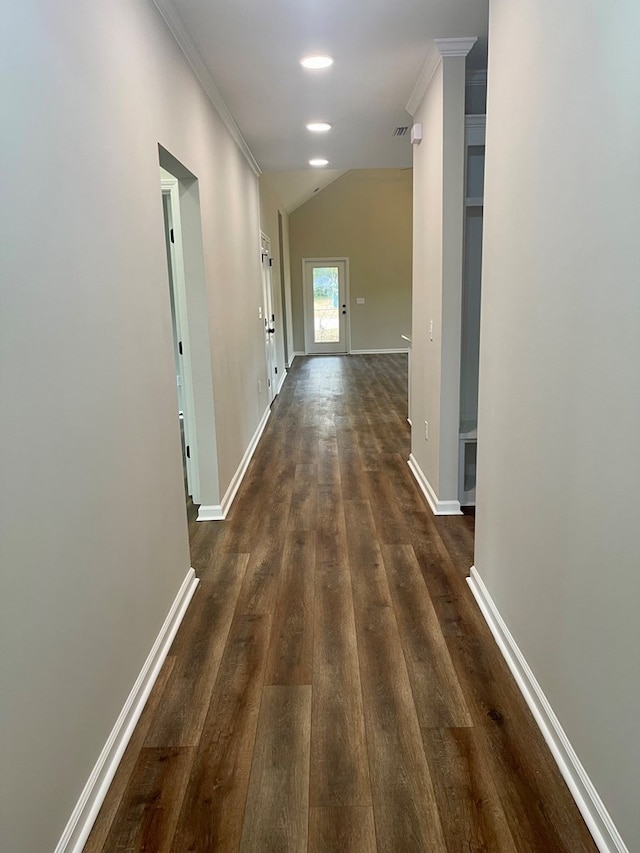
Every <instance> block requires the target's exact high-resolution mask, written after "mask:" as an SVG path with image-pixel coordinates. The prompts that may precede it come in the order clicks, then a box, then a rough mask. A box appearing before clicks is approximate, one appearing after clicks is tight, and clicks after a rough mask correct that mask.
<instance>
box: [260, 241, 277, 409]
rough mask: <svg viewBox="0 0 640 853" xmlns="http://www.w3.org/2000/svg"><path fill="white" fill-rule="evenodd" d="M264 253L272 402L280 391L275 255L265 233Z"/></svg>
mask: <svg viewBox="0 0 640 853" xmlns="http://www.w3.org/2000/svg"><path fill="white" fill-rule="evenodd" d="M260 251H261V255H262V295H263V300H262V301H263V311H264V316H263V318H262V319H263V323H264V335H265V339H264V347H265V356H266V361H267V397H268V400H269V403H272V402H273V400H274V398H275V396H276V393H277V391H278V387H277V386H278V381H277V380H278V358H277V354H276V315H275V310H274V302H273V279H272V275H271V272H272V268H273V257H272V255H271V241H270V240H269V238H268V237H267V236H265V235H264V234H263V235H262V237H261V250H260Z"/></svg>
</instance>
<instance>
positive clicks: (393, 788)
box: [85, 355, 596, 853]
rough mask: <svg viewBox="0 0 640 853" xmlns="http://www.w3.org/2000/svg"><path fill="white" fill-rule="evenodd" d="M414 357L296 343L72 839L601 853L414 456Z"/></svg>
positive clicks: (275, 848) (325, 852)
mask: <svg viewBox="0 0 640 853" xmlns="http://www.w3.org/2000/svg"><path fill="white" fill-rule="evenodd" d="M406 369H407V363H406V357H405V356H402V355H377V356H351V357H338V356H336V357H329V356H327V357H316V358H304V359H296V361H295V362H294V365H293V367H292V369H291V371H290V374H289V376H288V378H287V380H286V382H285V384H284V387H283V390H282V392H281V394H280V395H279V397H278V398H277V400H276V401H275V403H274V405H273V411H272V415H271V418H270V420H269V423H268V425H267V428H266V430H265V433H264V436H263V438H262V440H261V442H260V445H259V447H258V449H257V451H256V454H255V456H254V458H253V461H252V462H251V465H250V467H249V470H248V472H247V475H246V477H245V480H244V483H243V485H242V487H241V489H240V491H239V493H238V495H237V497H236V500H235V502H234V505H233V507H232V509H231V512H230V513H229V517H228V519H227V520H226V521H224V522H207V523H201V524H198V523H196V522H195V520H194V511H193V509H191V510H190V536H191V548H192V565H193V566H194V568H195V569H196V572H197V574H198V576H199V577H200V578H201V584H200V586H199V588H198V590H197V592H196V594H195V596H194V599H193V601H192V603H191V605H190V608H189V610H188V612H187V614H186V617H185V619H184V622H183V624H182V626H181V628H180V631H179V633H178V635H177V637H176V640H175V642H174V644H173V647H172V650H171V652H170V654H169V657H168V658H167V660H166V663H165V665H164V667H163V669H162V672H161V674H160V678H159V679H158V682H157V683H156V685H155V687H154V690H153V692H152V695H151V698H150V700H149V703H148V705H147V707H146V708H145V710H144V713H143V715H142V717H141V719H140V722H139V724H138V726H137V728H136V730H135V733H134V735H133V738H132V740H131V742H130V744H129V746H128V748H127V751H126V753H125V755H124V758H123V761H122V763H121V765H120V768H119V770H118V773H117V775H116V777H115V779H114V782H113V784H112V786H111V789H110V791H109V794H108V796H107V798H106V800H105V803H104V805H103V807H102V810H101V811H100V814H99V816H98V819H97V821H96V824H95V826H94V829H93V832H92V834H91V836H90V838H89V841H88V842H87V845H86V847H85V853H98V851H106V852H107V853H116V851H118V853H120V851H143V850H144V851H151V852H152V853H163V851H167V853H169V851H173V853H190V851H197V853H205V851H213V850H216V851H229V853H231V851H242V853H249V851H260V853H280V851H283V853H284V851H291V853H293V851H301V853H302V851H307V850H309V851H314V853H334V851H335V853H338V851H341V853H342V851H344V853H351V851H353V853H356V851H357V853H369V851H380V853H413V851H415V853H426V851H432V853H440V851H447V853H479V852H480V851H486V853H526V851H535V853H555V851H565V852H566V853H582V851H595V850H596V848H595V845H594V843H593V841H592V840H591V837H590V835H589V833H588V831H587V829H586V827H585V824H584V822H583V821H582V818H581V816H580V814H579V812H578V810H577V808H576V806H575V804H574V802H573V800H572V799H571V796H570V794H569V792H568V790H567V788H566V786H565V784H564V782H563V780H562V778H561V777H560V774H559V772H558V770H557V768H556V765H555V763H554V761H553V759H552V758H551V755H550V753H549V751H548V749H547V747H546V745H545V744H544V741H543V740H542V737H541V735H540V733H539V731H538V729H537V727H536V725H535V723H534V721H533V719H532V717H531V715H530V713H529V711H528V709H527V707H526V705H525V704H524V701H523V699H522V697H521V695H520V693H519V691H518V689H517V688H516V686H515V683H514V681H513V679H512V678H511V675H510V674H509V671H508V669H507V667H506V665H505V663H504V661H503V659H502V657H501V655H500V653H499V651H498V648H497V646H496V645H495V643H494V641H493V638H492V637H491V635H490V633H489V631H488V628H487V627H486V625H485V623H484V621H483V619H482V617H481V615H480V612H479V610H478V608H477V606H476V604H475V602H474V600H473V598H472V596H471V593H470V591H469V589H468V587H467V585H466V583H465V577H466V575H467V573H468V570H469V567H470V566H471V565H472V562H473V523H474V520H473V517H472V516H470V515H465V516H462V517H460V516H458V517H439V518H434V516H433V515H432V514H431V512H430V510H429V509H428V507H427V505H426V503H425V501H424V499H423V497H422V495H421V494H420V492H419V491H418V489H417V487H416V485H415V483H414V481H413V479H412V477H411V473H410V471H409V468H408V466H407V458H408V454H409V428H408V425H407V422H406V419H405V418H406Z"/></svg>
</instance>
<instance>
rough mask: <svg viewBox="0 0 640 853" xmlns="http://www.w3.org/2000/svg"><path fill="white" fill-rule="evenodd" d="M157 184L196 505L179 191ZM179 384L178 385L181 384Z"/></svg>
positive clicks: (171, 182) (167, 179) (170, 183)
mask: <svg viewBox="0 0 640 853" xmlns="http://www.w3.org/2000/svg"><path fill="white" fill-rule="evenodd" d="M160 186H161V188H162V195H163V197H166V198H168V202H169V203H168V206H167V210H168V223H167V224H168V227H169V229H170V237H169V250H170V251H169V256H170V258H171V270H170V272H171V296H172V302H173V308H174V315H175V326H176V328H175V332H176V336H177V346H178V354H177V364H176V374H177V382H178V386H179V387H178V403H179V407H180V406H182V415H183V417H182V424H183V429H184V442H185V453H186V460H185V464H186V473H187V490H188V493H189V495H191V498H192V499H193V502H194V503H195V504H199V503H200V475H199V471H198V442H197V436H196V429H195V396H194V388H193V372H192V366H191V364H192V362H191V343H190V338H189V323H188V320H187V318H188V308H187V288H186V281H185V274H184V254H183V245H182V223H181V219H180V192H179V187H178V179H177V178H174V177H173V176H169V175H168V173H166V172H165V173H164V174H162V175H161V179H160ZM180 386H181V387H180Z"/></svg>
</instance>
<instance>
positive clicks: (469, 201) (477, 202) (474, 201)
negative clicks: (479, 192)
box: [464, 196, 484, 207]
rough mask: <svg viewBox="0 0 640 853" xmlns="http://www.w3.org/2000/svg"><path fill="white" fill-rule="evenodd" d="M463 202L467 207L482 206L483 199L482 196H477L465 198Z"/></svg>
mask: <svg viewBox="0 0 640 853" xmlns="http://www.w3.org/2000/svg"><path fill="white" fill-rule="evenodd" d="M464 203H465V205H466V206H467V207H482V206H483V204H484V199H483V198H482V196H478V198H466V199H465V202H464Z"/></svg>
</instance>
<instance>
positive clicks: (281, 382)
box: [276, 370, 287, 397]
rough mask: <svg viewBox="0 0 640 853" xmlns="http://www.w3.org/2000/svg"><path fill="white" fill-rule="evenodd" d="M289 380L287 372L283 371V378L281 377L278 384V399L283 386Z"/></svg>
mask: <svg viewBox="0 0 640 853" xmlns="http://www.w3.org/2000/svg"><path fill="white" fill-rule="evenodd" d="M286 378H287V371H286V370H285V371H283V373H282V376H281V377H280V382H278V387H277V388H276V397H277V396H278V394H279V393H280V392H281V391H282V386H283V385H284V381H285V379H286Z"/></svg>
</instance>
